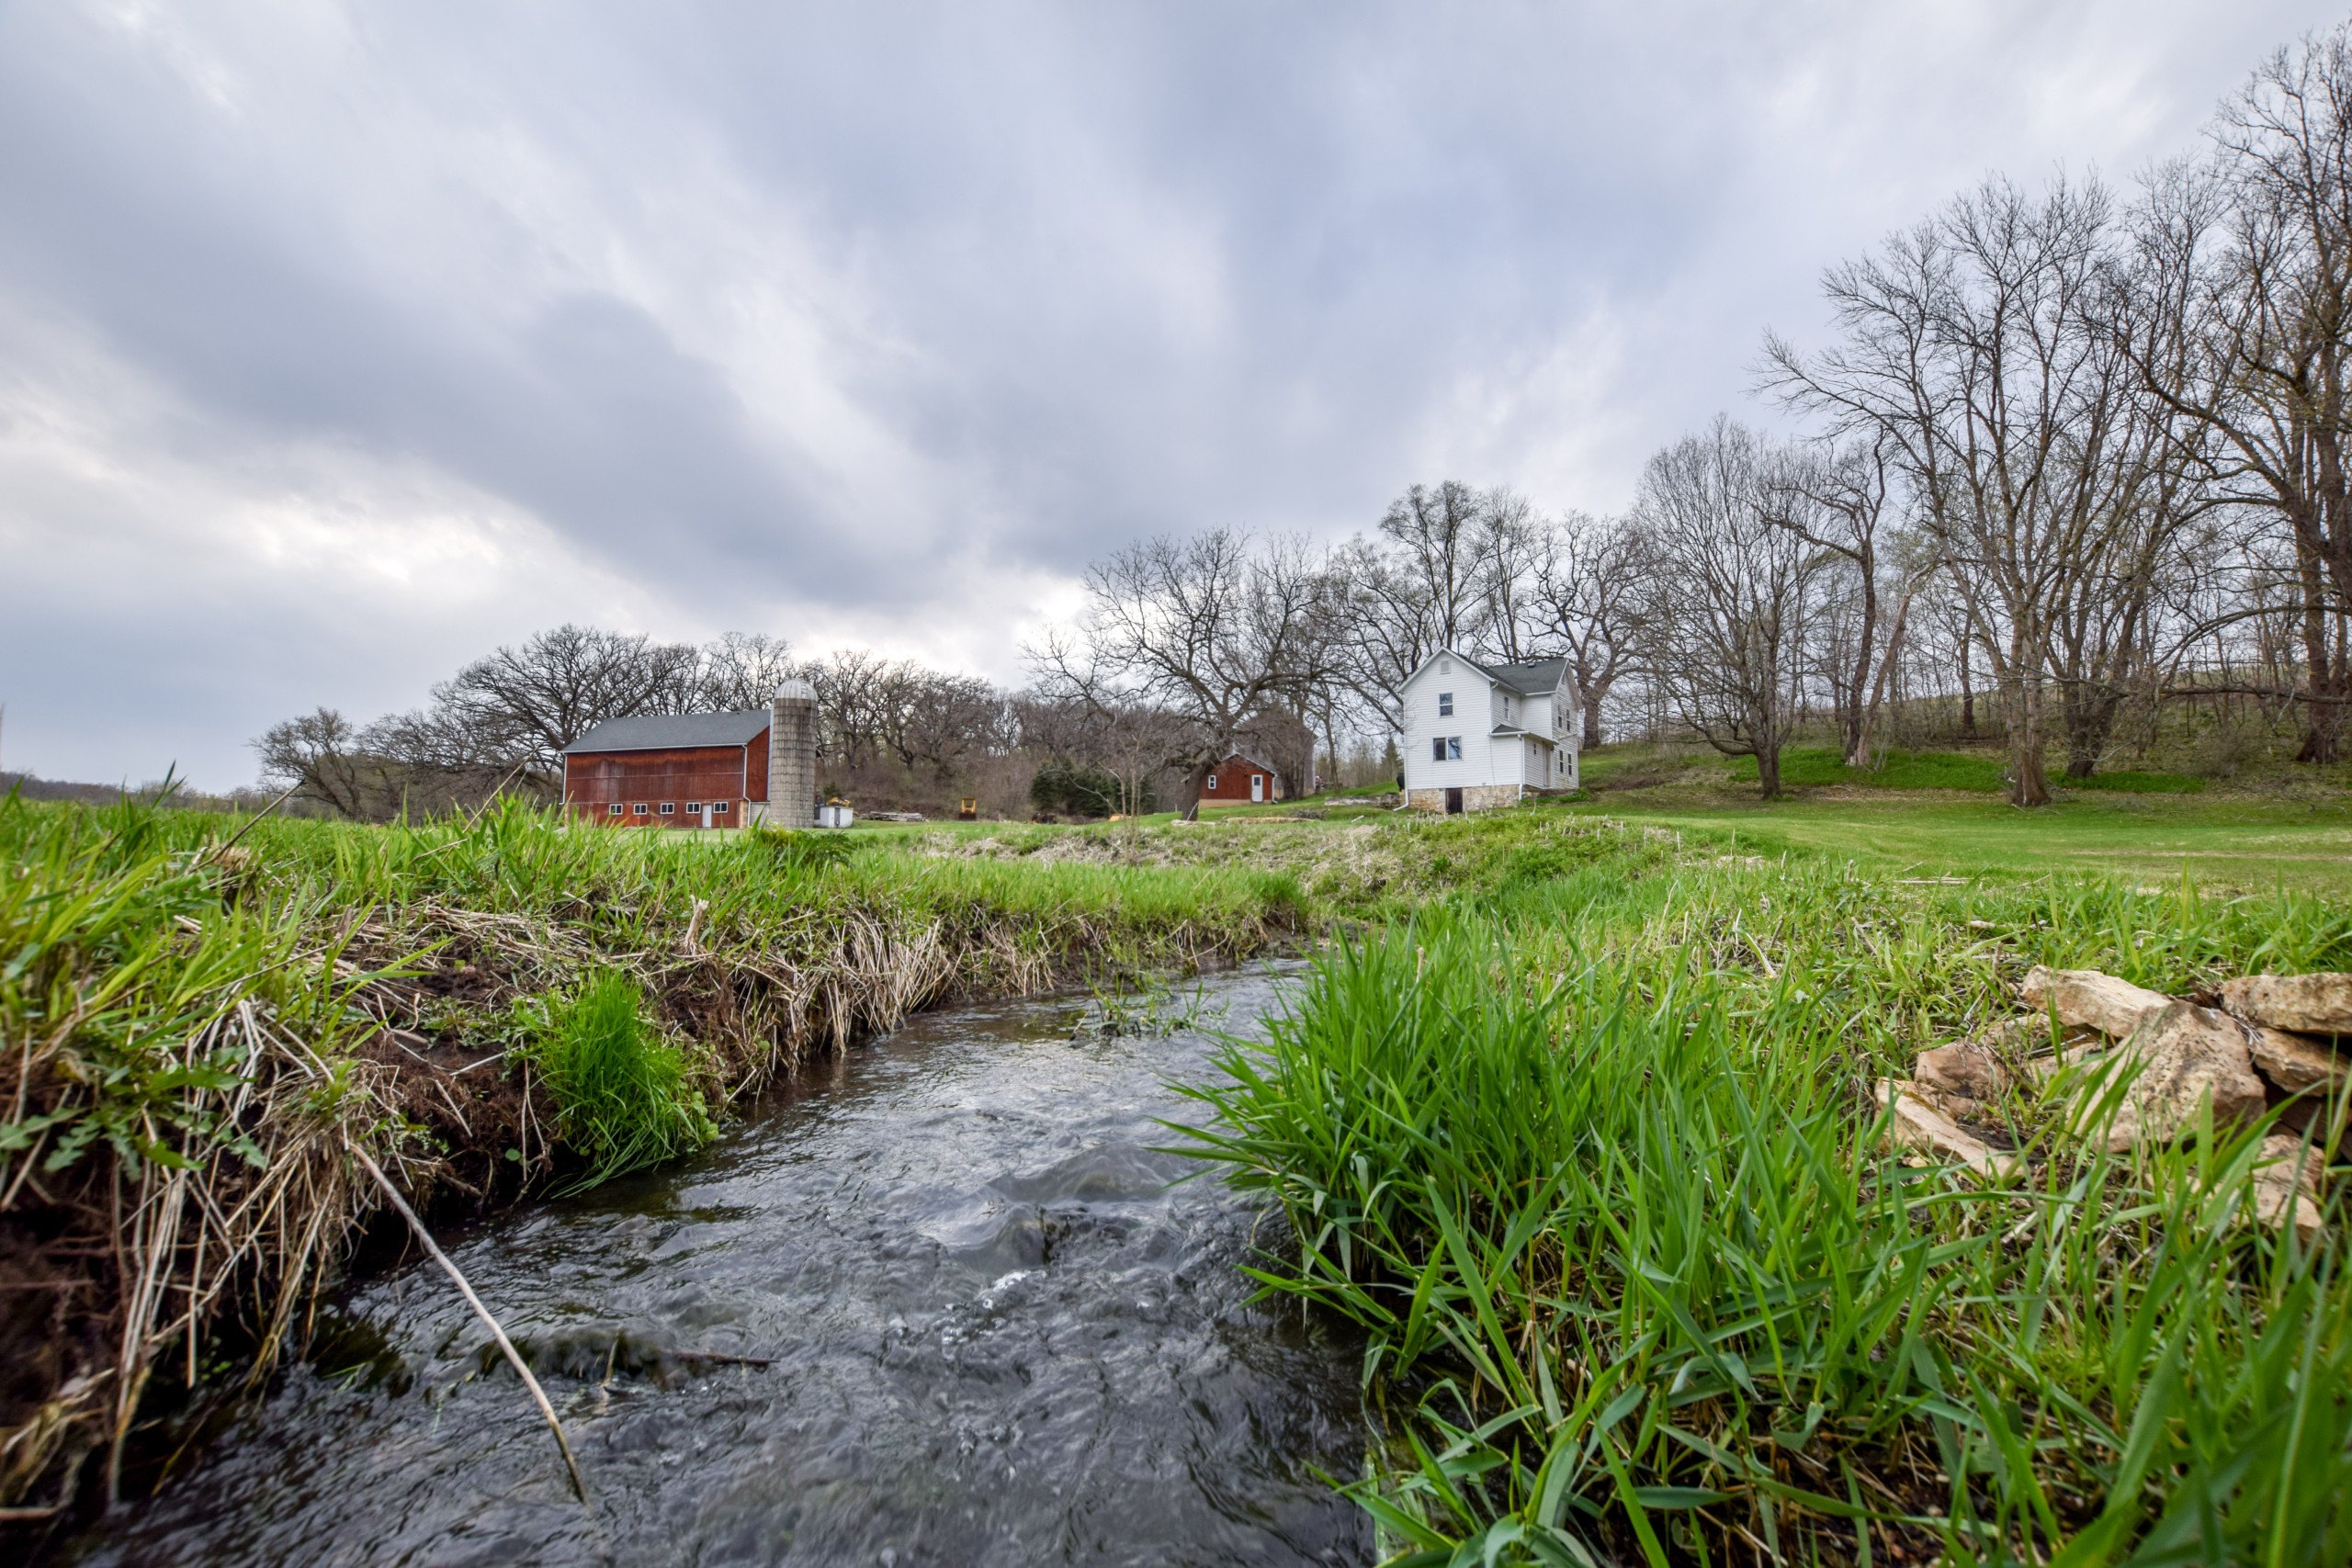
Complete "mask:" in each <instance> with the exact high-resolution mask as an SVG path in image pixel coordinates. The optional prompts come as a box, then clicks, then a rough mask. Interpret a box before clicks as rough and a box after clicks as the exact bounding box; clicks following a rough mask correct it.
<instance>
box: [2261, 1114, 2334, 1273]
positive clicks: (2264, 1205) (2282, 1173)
mask: <svg viewBox="0 0 2352 1568" xmlns="http://www.w3.org/2000/svg"><path fill="white" fill-rule="evenodd" d="M2255 1157H2256V1161H2257V1162H2258V1163H2257V1164H2256V1167H2255V1172H2254V1213H2255V1217H2256V1218H2257V1219H2259V1220H2260V1221H2262V1223H2263V1224H2267V1225H2271V1226H2274V1227H2277V1226H2284V1225H2286V1224H2290V1223H2292V1224H2293V1225H2294V1227H2295V1234H2296V1235H2298V1236H2300V1237H2301V1238H2302V1240H2303V1243H2304V1245H2306V1246H2309V1245H2310V1244H2311V1243H2312V1242H2314V1241H2316V1240H2318V1239H2319V1234H2320V1232H2321V1231H2322V1230H2323V1229H2324V1228H2325V1227H2324V1224H2323V1223H2322V1220H2321V1218H2320V1211H2319V1190H2320V1189H2319V1179H2320V1165H2321V1161H2320V1152H2319V1151H2318V1150H2317V1149H2314V1148H2311V1147H2308V1146H2306V1145H2305V1144H2304V1143H2303V1141H2302V1140H2301V1138H2292V1137H2289V1136H2287V1135H2286V1134H2281V1133H2273V1134H2270V1136H2268V1137H2267V1138H2265V1139H2263V1140H2262V1149H2261V1152H2260V1153H2259V1154H2257V1155H2256V1156H2255Z"/></svg>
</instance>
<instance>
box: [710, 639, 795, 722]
mask: <svg viewBox="0 0 2352 1568" xmlns="http://www.w3.org/2000/svg"><path fill="white" fill-rule="evenodd" d="M799 673H800V667H799V666H798V665H797V664H795V663H794V662H793V660H792V645H791V644H790V643H788V642H786V641H785V640H784V638H782V637H770V636H768V635H767V634H766V633H765V632H729V633H728V634H727V635H726V636H724V637H718V639H716V640H714V641H711V642H707V643H705V644H704V645H703V648H702V651H701V654H700V655H699V657H698V659H697V661H696V664H695V682H694V683H695V706H697V707H699V708H701V709H703V710H705V711H706V712H709V713H741V712H742V711H743V710H744V709H746V708H763V707H766V706H767V705H769V703H771V702H772V701H774V700H775V690H776V688H777V687H778V686H781V685H783V684H784V683H785V682H786V681H787V680H789V679H790V678H791V677H793V676H795V675H797V674H799Z"/></svg>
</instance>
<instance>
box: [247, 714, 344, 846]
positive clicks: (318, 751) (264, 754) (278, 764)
mask: <svg viewBox="0 0 2352 1568" xmlns="http://www.w3.org/2000/svg"><path fill="white" fill-rule="evenodd" d="M357 741H358V735H357V732H356V730H355V729H354V728H353V727H352V724H351V721H350V720H349V719H347V718H345V717H344V716H343V715H341V714H339V713H337V712H336V711H335V710H334V709H333V708H328V707H322V708H320V709H319V710H318V711H317V712H315V713H308V714H304V715H303V716H301V717H300V718H289V719H288V720H286V721H285V722H284V723H282V724H273V725H271V726H270V727H269V728H268V729H267V730H266V731H265V732H264V733H263V735H262V738H261V739H258V740H256V741H254V750H256V751H258V752H259V753H260V754H261V775H262V777H263V778H264V779H265V780H266V781H268V782H269V783H272V784H277V785H278V786H279V787H281V788H284V787H288V786H291V787H292V788H293V790H294V793H295V794H296V795H298V796H299V797H300V798H302V799H305V800H314V801H316V802H318V803H319V804H320V805H321V806H323V807H326V808H327V809H328V810H330V811H333V812H334V813H335V814H336V815H337V816H339V817H348V818H355V819H356V818H360V817H363V816H364V815H366V812H367V801H366V798H365V785H366V773H367V767H368V764H367V761H366V760H365V759H364V758H363V757H362V756H360V755H359V753H358V746H357Z"/></svg>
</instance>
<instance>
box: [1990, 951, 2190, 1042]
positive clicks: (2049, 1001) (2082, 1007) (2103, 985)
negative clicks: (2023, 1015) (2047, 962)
mask: <svg viewBox="0 0 2352 1568" xmlns="http://www.w3.org/2000/svg"><path fill="white" fill-rule="evenodd" d="M2018 996H2019V997H2020V998H2022V999H2023V1000H2024V1002H2025V1005H2026V1006H2028V1007H2030V1008H2033V1009H2036V1010H2042V1011H2049V1012H2054V1013H2056V1014H2057V1015H2058V1021H2059V1022H2061V1023H2064V1024H2069V1025H2072V1026H2074V1027H2075V1028H2086V1029H2096V1030H2098V1032H2100V1033H2101V1034H2108V1035H2112V1036H2114V1037H2115V1038H2116V1039H2119V1040H2120V1039H2121V1038H2123V1036H2125V1035H2127V1034H2129V1033H2131V1032H2132V1031H2133V1030H2135V1029H2137V1028H2139V1027H2140V1024H2141V1022H2142V1021H2143V1020H2145V1019H2146V1018H2147V1017H2148V1016H2149V1015H2150V1014H2151V1013H2154V1012H2155V1011H2156V1010H2159V1009H2161V1008H2164V1007H2167V1006H2169V1005H2170V1004H2171V1002H2172V998H2170V997H2167V996H2165V994H2164V993H2162V992H2161V991H2151V990H2149V989H2147V988H2146V987H2142V986H2135V985H2133V984H2131V981H2129V980H2119V979H2117V978H2116V977H2115V976H2112V975H2102V974H2100V973H2099V972H2098V970H2096V969H2050V968H2045V967H2044V966H2043V965H2041V964H2035V965H2034V966H2033V967H2032V968H2031V969H2030V970H2028V971H2027V972H2026V977H2025V984H2023V985H2022V986H2020V987H2018Z"/></svg>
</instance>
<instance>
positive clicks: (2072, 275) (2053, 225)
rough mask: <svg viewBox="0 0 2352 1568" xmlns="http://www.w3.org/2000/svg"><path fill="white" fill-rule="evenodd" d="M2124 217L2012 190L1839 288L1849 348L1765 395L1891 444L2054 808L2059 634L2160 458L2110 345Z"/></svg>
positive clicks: (2023, 775)
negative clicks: (2114, 230)
mask: <svg viewBox="0 0 2352 1568" xmlns="http://www.w3.org/2000/svg"><path fill="white" fill-rule="evenodd" d="M2109 216H2110V204H2109V200H2108V197H2107V195H2106V193H2105V192H2104V191H2103V190H2102V189H2101V188H2100V187H2099V186H2097V185H2095V184H2092V185H2085V186H2073V185H2069V184H2067V183H2065V182H2064V181H2063V180H2062V181H2058V182H2054V183H2053V184H2052V186H2050V187H2049V188H2048V189H2047V190H2046V191H2045V192H2043V193H2042V194H2041V195H2040V196H2038V197H2036V196H2030V195H2028V194H2027V193H2025V192H2024V191H2021V190H2019V189H2018V188H2017V187H2016V186H2012V185H2010V184H2008V183H2007V181H2004V180H2000V179H1997V178H1996V179H1991V180H1988V181H1986V182H1985V185H1983V186H1980V187H1979V188H1978V189H1977V190H1976V191H1974V192H1973V193H1971V194H1969V195H1967V196H1963V197H1960V198H1958V199H1957V200H1955V201H1953V202H1952V203H1951V204H1950V205H1949V206H1948V207H1947V208H1946V209H1944V210H1943V211H1942V212H1941V213H1939V214H1938V215H1937V216H1936V217H1934V218H1933V219H1930V220H1928V221H1927V222H1925V223H1922V224H1920V225H1918V226H1917V228H1915V229H1912V230H1910V231H1907V232H1905V233H1903V234H1898V235H1896V236H1895V237H1894V239H1892V240H1890V241H1889V242H1888V243H1887V244H1886V245H1885V246H1884V247H1883V250H1882V252H1881V253H1880V254H1875V255H1872V256H1870V257H1867V258H1865V259H1864V260H1862V261H1860V262H1852V263H1847V264H1844V265H1839V266H1838V267H1835V268H1832V269H1831V271H1830V272H1829V274H1828V275H1827V277H1826V288H1827V291H1828V293H1829V297H1830V299H1831V300H1832V302H1833V303H1834V305H1835V306H1836V309H1837V315H1838V325H1839V327H1840V329H1841V334H1842V339H1843V341H1842V342H1840V343H1839V344H1836V345H1835V346H1832V347H1830V348H1828V349H1826V350H1825V351H1823V352H1822V353H1820V354H1818V355H1804V354H1802V353H1800V352H1799V351H1797V350H1796V349H1795V348H1793V347H1792V346H1791V345H1790V344H1787V343H1785V342H1783V341H1781V340H1780V339H1778V338H1768V339H1767V357H1768V366H1767V371H1766V381H1767V384H1768V385H1770V386H1771V387H1773V388H1775V389H1777V390H1778V391H1779V392H1780V393H1781V396H1782V397H1783V398H1784V399H1785V400H1787V401H1788V402H1789V403H1791V404H1792V405H1793V406H1795V407H1798V408H1801V409H1804V410H1806V411H1809V412H1814V413H1815V414H1817V415H1820V416H1822V417H1823V418H1824V419H1825V420H1826V422H1827V423H1828V424H1829V426H1830V430H1831V433H1832V434H1833V435H1836V436H1840V437H1857V438H1860V439H1863V440H1868V441H1872V442H1883V444H1884V449H1885V450H1886V452H1887V453H1888V454H1889V457H1890V459H1891V460H1892V461H1893V462H1894V463H1895V464H1898V465H1899V466H1900V468H1901V469H1902V472H1903V475H1904V478H1905V481H1906V482H1907V484H1908V485H1909V487H1910V490H1911V492H1912V494H1913V496H1914V497H1915V498H1916V500H1917V502H1918V504H1919V509H1920V513H1921V516H1922V520H1923V521H1924V523H1925V524H1926V525H1928V527H1929V528H1930V529H1931V530H1932V531H1933V533H1934V535H1935V537H1936V540H1937V543H1938V545H1939V548H1940V549H1941V550H1942V552H1943V554H1944V558H1945V559H1946V560H1947V561H1948V562H1949V563H1950V565H1951V569H1952V575H1953V581H1955V582H1956V583H1957V584H1959V585H1960V586H1961V587H1962V590H1963V591H1964V592H1967V593H1968V594H1969V596H1970V600H1971V612H1972V621H1973V626H1975V627H1976V628H1977V629H1978V630H1979V631H1980V633H1981V634H1982V636H1981V638H1980V641H1979V647H1980V649H1982V651H1983V652H1984V653H1985V656H1986V659H1987V661H1988V663H1989V664H1990V665H1991V667H1992V671H1993V674H1994V677H1995V680H1996V684H1997V687H1998V690H1999V692H2000V695H2001V700H2002V705H2003V708H2004V714H2005V717H2006V719H2007V734H2008V742H2009V750H2010V757H2009V761H2010V769H2009V772H2010V799H2011V800H2012V801H2014V802H2015V803H2016V804H2018V805H2020V806H2039V805H2043V804H2046V803H2047V802H2048V801H2049V799H2050V784H2049V775H2048V773H2047V771H2046V765H2045V761H2044V758H2045V755H2046V752H2047V749H2048V745H2049V739H2050V729H2051V720H2052V713H2051V706H2052V703H2051V696H2052V693H2051V686H2052V659H2051V655H2052V622H2053V619H2054V618H2055V617H2056V615H2058V614H2059V610H2060V601H2061V599H2062V598H2063V597H2064V596H2065V595H2066V594H2068V593H2070V592H2075V591H2076V590H2078V589H2081V588H2084V587H2085V586H2086V581H2085V580H2086V579H2093V578H2098V576H2100V575H2101V574H2102V573H2103V572H2104V571H2105V570H2106V568H2107V566H2108V565H2109V555H2110V546H2111V545H2112V544H2113V543H2114V542H2115V541H2116V539H2117V538H2118V537H2119V524H2120V521H2121V520H2123V519H2127V518H2130V517H2131V516H2133V515H2134V514H2135V511H2136V510H2137V509H2138V508H2139V506H2140V500H2139V491H2140V490H2141V487H2142V486H2143V484H2144V483H2145V482H2146V481H2147V479H2148V477H2149V474H2150V472H2151V466H2150V464H2151V458H2152V457H2153V456H2154V443H2153V441H2152V438H2151V436H2150V434H2149V432H2150V424H2149V422H2148V421H2147V420H2146V419H2145V418H2144V417H2143V413H2144V404H2143V400H2141V399H2140V397H2139V396H2138V393H2137V389H2136V387H2135V386H2134V385H2133V384H2132V378H2130V377H2129V376H2128V375H2127V374H2126V373H2125V367H2124V366H2123V364H2122V362H2121V358H2120V355H2119V354H2118V353H2117V352H2116V350H2115V347H2114V344H2113V341H2112V337H2111V335H2110V334H2109V333H2107V332H2105V331H2104V330H2103V329H2102V326H2101V322H2100V316H2101V311H2102V307H2103V301H2102V299H2100V297H2099V295H2098V289H2099V288H2100V285H2101V283H2102V265H2103V262H2104V260H2105V252H2104V251H2103V248H2102V247H2103V246H2104V244H2105V243H2106V241H2107V239H2108V236H2109Z"/></svg>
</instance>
